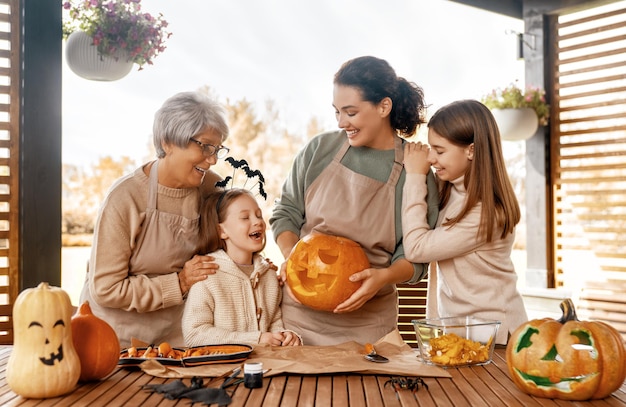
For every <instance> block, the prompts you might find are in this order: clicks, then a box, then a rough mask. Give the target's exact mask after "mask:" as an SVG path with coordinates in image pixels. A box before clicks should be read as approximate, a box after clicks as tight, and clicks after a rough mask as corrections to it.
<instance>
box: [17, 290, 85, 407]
mask: <svg viewBox="0 0 626 407" xmlns="http://www.w3.org/2000/svg"><path fill="white" fill-rule="evenodd" d="M71 318H72V304H71V302H70V297H69V295H67V293H66V292H65V291H63V290H62V289H61V288H59V287H51V286H49V285H48V283H41V284H39V285H38V286H37V287H36V288H29V289H26V290H24V291H22V292H21V293H20V295H18V297H17V299H16V300H15V304H14V305H13V332H14V343H13V350H12V352H11V355H10V356H9V362H8V364H7V373H6V378H7V383H8V384H9V387H10V388H11V390H13V391H14V392H15V393H17V394H19V395H20V396H23V397H26V398H47V397H56V396H60V395H62V394H65V393H67V392H69V391H70V390H72V389H74V387H75V386H76V383H77V382H78V377H79V376H80V360H79V359H78V354H77V353H76V350H75V349H74V344H73V342H72V326H71Z"/></svg>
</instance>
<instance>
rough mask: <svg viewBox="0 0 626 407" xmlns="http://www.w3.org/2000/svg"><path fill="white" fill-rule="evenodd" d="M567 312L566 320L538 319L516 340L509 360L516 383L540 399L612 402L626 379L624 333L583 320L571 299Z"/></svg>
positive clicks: (522, 329) (509, 349)
mask: <svg viewBox="0 0 626 407" xmlns="http://www.w3.org/2000/svg"><path fill="white" fill-rule="evenodd" d="M561 309H562V310H563V317H562V318H561V319H559V320H554V319H550V318H544V319H535V320H532V321H529V322H527V323H525V324H522V325H521V326H519V327H518V328H517V329H516V330H515V332H513V334H512V335H511V338H510V339H509V343H508V345H507V349H506V356H507V367H508V370H509V373H510V375H511V378H512V379H513V382H514V383H515V384H516V385H517V387H519V388H520V389H521V390H522V391H524V392H526V393H529V394H532V395H533V396H538V397H547V398H555V399H562V400H589V399H601V398H604V397H607V396H608V395H610V394H611V393H613V392H614V391H615V390H617V389H618V388H619V387H620V386H621V385H622V383H623V382H624V379H625V378H626V350H625V348H624V344H623V342H622V338H621V335H620V333H619V332H618V331H617V330H616V329H615V328H613V327H611V326H609V325H607V324H605V323H603V322H600V321H580V320H578V318H577V317H576V311H575V309H574V304H573V303H572V301H571V300H570V299H566V300H564V301H563V302H562V303H561Z"/></svg>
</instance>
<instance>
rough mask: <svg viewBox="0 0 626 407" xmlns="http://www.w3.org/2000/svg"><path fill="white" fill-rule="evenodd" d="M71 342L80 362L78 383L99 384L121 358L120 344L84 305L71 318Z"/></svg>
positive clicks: (86, 302)
mask: <svg viewBox="0 0 626 407" xmlns="http://www.w3.org/2000/svg"><path fill="white" fill-rule="evenodd" d="M72 338H73V340H74V348H75V349H76V352H77V353H78V357H79V359H80V381H83V382H85V381H91V380H100V379H102V378H103V377H105V376H107V375H108V374H109V373H111V372H112V371H113V369H115V367H116V366H117V362H118V361H119V358H120V341H119V339H118V338H117V334H116V333H115V331H114V330H113V328H112V327H111V325H109V324H108V323H107V322H106V321H104V320H102V319H100V318H98V317H97V316H95V315H94V314H93V313H92V312H91V307H90V306H89V302H88V301H85V302H83V303H82V304H81V305H80V307H79V308H78V310H77V311H76V314H74V316H72Z"/></svg>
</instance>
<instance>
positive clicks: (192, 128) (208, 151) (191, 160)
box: [80, 92, 228, 347]
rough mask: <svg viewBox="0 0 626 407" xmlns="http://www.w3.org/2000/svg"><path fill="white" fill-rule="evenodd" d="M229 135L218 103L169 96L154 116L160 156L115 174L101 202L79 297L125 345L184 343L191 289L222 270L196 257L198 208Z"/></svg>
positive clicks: (189, 95) (213, 178) (188, 95)
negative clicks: (137, 341) (184, 316)
mask: <svg viewBox="0 0 626 407" xmlns="http://www.w3.org/2000/svg"><path fill="white" fill-rule="evenodd" d="M227 137H228V125H227V123H226V118H225V111H224V108H223V107H222V106H221V105H219V104H218V103H217V102H216V101H214V100H212V99H209V98H208V97H206V96H204V95H202V94H200V93H196V92H183V93H179V94H176V95H174V96H172V97H171V98H169V99H167V100H166V101H165V103H164V104H163V106H161V108H160V109H159V110H158V111H157V112H156V114H155V117H154V127H153V142H154V147H155V149H156V153H157V158H158V159H157V160H155V161H151V162H149V163H147V164H145V165H143V166H141V167H140V168H138V169H136V170H135V171H134V172H133V173H131V174H128V175H126V176H124V177H122V178H120V179H119V180H117V181H116V182H115V183H114V184H113V186H112V187H111V189H110V191H109V192H108V195H107V197H106V198H105V200H104V202H103V203H102V206H101V208H100V211H99V213H98V219H97V221H96V226H95V231H94V237H93V243H92V251H91V258H90V260H89V267H88V271H87V277H86V280H85V284H84V286H83V290H82V293H81V296H80V302H81V303H82V302H84V301H89V304H90V306H91V309H92V311H93V313H94V314H95V315H97V316H98V317H100V318H102V319H104V320H105V321H106V322H108V323H109V324H110V325H111V326H112V327H113V329H115V332H116V333H117V336H118V338H119V340H120V344H121V346H123V347H124V346H129V344H130V340H131V338H137V339H140V340H143V341H146V342H148V343H155V344H158V343H161V342H169V343H170V344H171V345H172V346H183V344H184V341H183V338H182V332H181V324H180V321H181V318H182V312H183V308H184V300H185V297H186V294H187V292H188V291H189V289H190V288H191V286H192V285H193V284H194V283H196V282H198V281H202V280H204V279H206V276H207V275H208V274H214V273H215V272H216V270H217V268H218V266H217V265H216V264H215V263H213V258H212V257H210V256H200V255H196V253H197V252H198V249H199V246H200V241H199V208H200V204H201V200H202V197H203V196H206V193H208V192H210V191H211V190H212V189H213V188H214V185H215V181H216V180H218V179H219V176H218V175H217V174H216V173H214V172H213V171H211V170H210V168H211V166H213V165H214V164H216V163H217V160H218V159H219V158H223V157H224V156H225V155H226V154H227V153H228V148H226V147H224V146H223V145H222V143H224V141H225V140H226V138H227Z"/></svg>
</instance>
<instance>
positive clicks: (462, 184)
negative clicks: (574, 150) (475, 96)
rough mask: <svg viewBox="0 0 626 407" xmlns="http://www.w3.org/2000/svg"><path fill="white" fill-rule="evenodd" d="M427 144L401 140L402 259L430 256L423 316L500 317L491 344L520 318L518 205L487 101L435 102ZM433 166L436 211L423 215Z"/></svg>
mask: <svg viewBox="0 0 626 407" xmlns="http://www.w3.org/2000/svg"><path fill="white" fill-rule="evenodd" d="M428 144H429V145H426V144H421V143H410V144H408V145H407V146H406V147H405V153H404V165H405V169H406V171H407V180H406V183H405V185H404V200H403V203H402V211H403V216H402V230H403V231H404V233H403V238H404V249H405V255H406V258H407V259H408V260H410V261H414V262H437V267H436V269H435V270H431V272H430V280H429V286H428V297H427V316H428V317H429V318H438V317H449V316H462V315H473V316H476V317H481V318H487V319H496V320H499V321H501V322H502V325H501V326H500V329H499V332H498V336H497V338H496V343H498V344H506V343H507V340H508V336H509V333H510V332H512V331H513V330H514V329H515V328H517V327H518V326H519V325H520V324H522V323H523V322H525V321H527V319H528V318H527V315H526V311H525V309H524V303H523V301H522V297H521V295H520V294H519V292H518V290H517V287H516V283H517V275H516V274H515V269H514V266H513V262H512V261H511V249H512V247H513V241H514V239H515V225H516V224H517V223H518V222H519V220H520V209H519V204H518V202H517V199H516V197H515V193H514V191H513V188H512V186H511V183H510V181H509V178H508V174H507V171H506V167H505V164H504V158H503V156H502V147H501V144H500V134H499V131H498V127H497V125H496V122H495V120H494V118H493V116H492V114H491V112H490V111H489V109H488V108H487V107H485V106H484V105H483V104H482V103H480V102H477V101H474V100H461V101H457V102H453V103H451V104H449V105H447V106H444V107H442V108H441V109H439V110H438V111H437V112H436V113H435V114H434V115H433V117H432V118H431V119H430V121H429V123H428ZM431 166H432V168H433V169H434V170H435V172H436V176H437V180H438V182H439V190H440V199H439V217H438V219H437V225H436V227H435V229H432V230H431V229H430V228H429V227H428V223H427V221H426V209H427V205H426V194H427V189H426V174H428V173H429V172H430V171H431V169H430V168H431Z"/></svg>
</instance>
